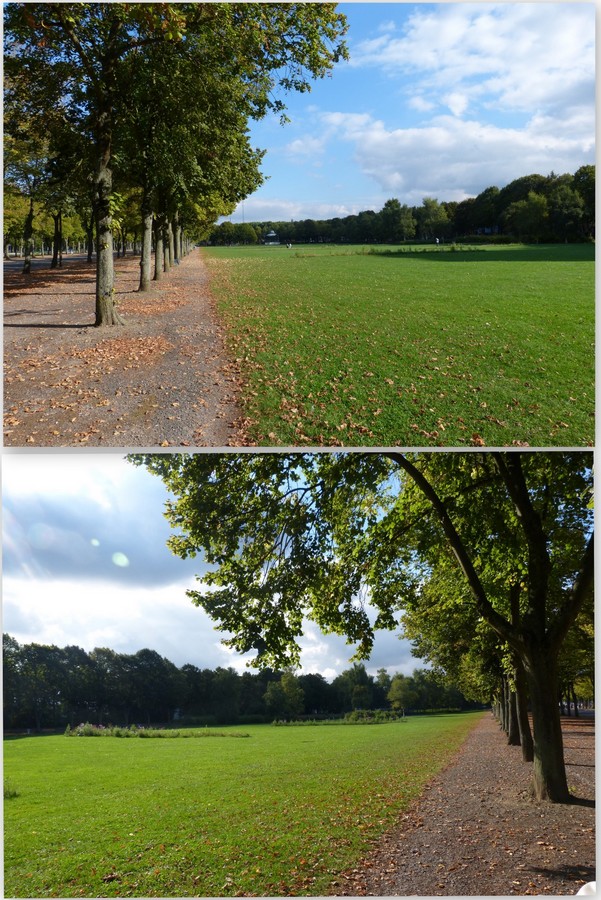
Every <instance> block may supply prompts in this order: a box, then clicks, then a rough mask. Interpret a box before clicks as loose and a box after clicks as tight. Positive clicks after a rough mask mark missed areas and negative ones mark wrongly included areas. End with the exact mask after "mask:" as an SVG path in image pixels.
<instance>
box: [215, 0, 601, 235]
mask: <svg viewBox="0 0 601 900" xmlns="http://www.w3.org/2000/svg"><path fill="white" fill-rule="evenodd" d="M339 7H340V9H341V10H342V11H343V12H344V13H345V14H346V16H347V18H348V22H349V33H348V37H347V42H348V45H349V50H350V55H351V58H350V60H349V61H348V62H344V63H340V64H339V65H337V66H336V68H335V70H334V72H333V74H332V77H330V78H326V79H323V80H320V81H316V82H314V83H313V90H312V92H311V93H310V94H302V95H298V96H294V95H288V98H287V101H286V102H287V105H288V114H289V116H290V118H291V120H292V121H291V123H290V124H288V125H286V126H284V127H282V126H281V125H280V124H279V119H278V118H277V117H272V118H268V119H265V120H263V121H262V122H259V123H255V124H253V125H252V128H251V135H252V141H253V144H254V146H257V147H261V148H262V149H267V151H268V152H267V156H266V158H265V159H264V162H263V171H264V174H265V175H268V176H269V180H268V181H267V183H266V184H265V185H264V186H263V187H261V188H260V189H259V190H258V191H257V192H256V193H255V194H253V195H252V196H251V197H249V198H247V199H246V201H245V202H244V204H241V205H240V206H239V207H238V209H237V210H236V212H235V213H234V215H233V216H232V217H231V219H232V221H242V220H243V219H245V220H246V221H247V222H248V221H266V220H270V219H271V220H288V219H304V218H316V219H318V218H330V217H334V216H345V215H349V214H351V213H357V212H360V211H361V210H365V209H374V210H379V209H381V208H382V206H383V205H384V203H385V201H386V200H387V199H389V198H390V197H397V198H398V199H399V200H400V201H401V202H402V203H407V204H409V205H420V204H421V202H422V200H423V198H424V197H436V198H437V199H438V200H457V201H460V200H463V199H465V198H466V197H468V196H475V195H477V194H478V193H480V192H481V191H482V190H484V189H485V188H486V187H489V186H491V185H497V186H498V187H503V186H504V185H505V184H507V183H509V182H510V181H512V180H513V179H515V178H518V177H520V176H522V175H529V174H531V173H539V174H541V175H547V174H549V173H550V172H552V171H554V172H557V173H564V172H570V173H573V172H575V171H576V169H578V168H579V167H580V166H581V165H585V164H590V163H594V161H595V156H594V134H595V124H594V114H595V74H594V64H595V53H594V38H595V8H596V7H595V4H594V3H571V2H566V3H515V2H508V3H496V4H494V3H493V4H490V3H483V2H474V3H439V4H430V3H341V4H339Z"/></svg>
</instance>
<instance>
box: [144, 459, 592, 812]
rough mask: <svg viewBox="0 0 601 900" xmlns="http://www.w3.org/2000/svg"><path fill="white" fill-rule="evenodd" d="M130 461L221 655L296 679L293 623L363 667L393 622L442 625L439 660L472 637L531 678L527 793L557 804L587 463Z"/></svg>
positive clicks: (585, 584) (581, 579)
mask: <svg viewBox="0 0 601 900" xmlns="http://www.w3.org/2000/svg"><path fill="white" fill-rule="evenodd" d="M131 458H132V460H133V461H134V462H135V463H138V464H144V465H146V466H147V467H148V469H149V470H150V471H152V472H154V473H156V474H158V475H160V476H161V477H162V478H163V480H164V482H165V484H166V485H167V487H168V488H169V490H170V491H171V492H172V493H173V494H174V495H175V499H172V500H170V501H169V502H168V504H167V518H168V519H169V521H170V523H171V524H172V526H173V527H174V529H175V532H176V533H175V534H173V536H172V537H171V538H170V540H169V545H170V547H171V549H172V550H173V552H174V553H176V554H178V555H180V556H182V557H188V556H195V555H196V554H197V553H200V552H202V555H203V562H204V566H205V567H206V574H203V575H202V576H201V577H200V581H201V588H200V589H199V590H195V591H190V592H189V593H190V596H191V598H192V600H193V602H194V603H196V604H197V605H200V606H202V607H203V608H204V609H205V610H206V611H207V612H208V613H209V615H210V616H211V617H212V618H213V619H214V620H215V621H216V622H217V623H218V627H219V628H221V629H222V630H224V631H227V632H228V633H229V634H230V635H231V636H230V637H228V638H227V639H226V641H225V642H226V643H227V644H228V645H229V646H231V647H234V648H235V649H237V650H238V651H240V652H248V651H250V650H252V649H255V650H256V651H257V656H256V659H255V664H257V665H259V666H261V665H273V664H278V665H282V664H289V663H290V662H292V663H295V662H296V661H297V660H298V654H299V643H298V639H299V637H300V635H301V634H302V632H303V627H304V626H303V622H304V619H305V618H307V619H310V620H312V621H314V622H315V623H316V624H317V625H319V627H320V628H322V629H323V630H324V631H325V632H336V633H339V634H344V635H345V636H346V637H347V639H348V641H349V643H353V644H355V645H356V654H355V655H356V657H357V658H366V657H368V656H369V653H370V651H371V648H372V645H373V639H374V633H375V630H376V629H378V628H389V629H390V628H396V627H398V626H399V624H401V625H402V623H403V617H408V621H409V620H411V622H412V623H413V627H414V628H415V629H416V630H418V631H419V630H420V623H425V622H428V621H432V622H435V623H436V628H435V627H434V626H433V627H432V628H431V629H430V630H429V631H425V633H426V635H427V636H428V638H429V640H430V642H431V648H432V650H431V652H432V654H433V655H434V654H435V653H437V652H438V647H440V646H442V647H444V645H445V637H444V635H445V634H446V633H449V634H452V633H453V632H457V631H461V629H467V631H468V633H469V634H473V633H474V632H475V629H480V630H482V629H484V630H485V632H486V635H490V636H492V638H493V639H494V641H496V642H497V643H498V644H501V645H507V647H508V648H509V651H510V652H511V653H513V654H515V657H516V659H517V660H518V661H519V664H520V667H521V669H523V672H524V673H525V675H526V677H527V683H528V691H529V699H530V703H531V706H532V712H533V721H534V783H535V789H536V792H537V794H538V796H540V797H549V798H550V799H553V800H565V799H567V797H568V791H567V782H566V778H565V767H564V764H563V748H562V744H561V730H560V721H559V712H558V707H557V702H556V698H557V688H558V661H559V654H560V651H561V648H562V645H563V642H564V640H565V638H566V635H567V634H568V632H569V631H570V629H571V627H572V626H573V624H574V622H575V620H576V618H577V616H578V614H579V612H580V611H581V610H582V609H583V607H584V605H585V603H586V601H587V598H588V597H589V596H590V592H591V590H592V577H593V516H592V511H591V510H590V508H589V504H590V490H591V484H592V459H591V455H590V454H589V453H584V452H583V453H559V452H557V453H542V452H538V453H524V452H498V453H491V454H482V453H470V452H465V453H456V454H437V453H430V454H427V453H423V454H417V455H414V456H409V455H407V454H403V453H400V452H394V451H391V452H388V453H384V452H372V453H347V454H302V453H298V454H256V455H210V456H203V455H199V456H186V455H174V456H164V455H152V454H148V455H140V456H135V455H134V456H133V457H131ZM416 623H418V624H417V625H416ZM424 630H425V629H424ZM473 647H474V641H470V642H469V647H467V648H466V647H465V645H464V649H463V652H464V653H466V652H467V651H468V650H472V649H473ZM443 659H444V654H443V653H442V651H441V652H440V656H439V660H438V661H439V662H441V664H442V661H443Z"/></svg>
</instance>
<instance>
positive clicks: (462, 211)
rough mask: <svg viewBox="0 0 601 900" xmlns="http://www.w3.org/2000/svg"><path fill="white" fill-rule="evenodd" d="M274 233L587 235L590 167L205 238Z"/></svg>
mask: <svg viewBox="0 0 601 900" xmlns="http://www.w3.org/2000/svg"><path fill="white" fill-rule="evenodd" d="M270 231H275V232H276V234H277V236H278V238H279V240H280V243H284V244H285V243H311V242H324V243H337V244H342V243H347V244H371V243H402V242H403V241H413V240H417V241H434V240H436V238H438V240H441V241H448V240H457V239H460V238H468V239H470V240H473V239H474V238H479V239H481V240H482V239H492V238H494V239H496V240H503V239H506V240H507V239H511V240H518V241H523V242H526V243H530V242H534V243H536V242H550V243H554V242H564V241H569V242H579V241H589V240H591V239H592V238H593V237H594V232H595V167H594V166H592V165H587V166H581V167H580V168H579V169H578V170H577V171H576V172H575V173H574V174H573V175H569V174H566V175H556V174H555V173H554V172H551V174H550V175H526V176H524V177H522V178H517V179H516V180H515V181H512V182H510V184H508V185H506V186H505V187H503V188H498V187H494V186H493V187H488V188H486V190H484V191H482V193H480V194H478V196H477V197H470V198H468V199H467V200H462V201H461V202H460V203H457V202H455V201H452V202H446V201H442V202H439V201H438V200H436V199H434V198H432V197H425V198H424V199H423V202H422V205H421V206H408V205H407V204H402V203H401V202H400V201H399V200H397V199H395V198H391V199H390V200H387V201H386V203H385V204H384V206H383V207H382V209H381V210H380V211H379V212H374V211H373V210H365V211H363V212H360V213H358V214H357V215H352V216H346V217H345V218H334V219H326V220H324V221H315V220H314V219H304V220H302V221H298V222H274V221H269V222H253V223H249V222H246V223H241V224H234V223H232V222H223V223H222V224H221V225H218V226H216V227H215V228H214V229H213V230H212V232H211V235H210V241H211V243H213V244H256V243H261V242H263V241H264V240H265V236H266V235H267V234H268V233H269V232H270Z"/></svg>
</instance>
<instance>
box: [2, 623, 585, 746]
mask: <svg viewBox="0 0 601 900" xmlns="http://www.w3.org/2000/svg"><path fill="white" fill-rule="evenodd" d="M3 649H4V652H3V683H4V727H5V729H9V730H11V729H23V728H29V729H37V730H42V729H57V728H59V729H63V728H65V727H66V725H70V726H71V727H73V726H75V725H78V724H79V723H80V722H90V723H92V724H99V725H100V724H103V725H106V724H108V723H112V724H115V725H130V724H132V723H138V724H145V725H146V724H166V723H169V722H173V721H174V720H175V717H176V716H177V721H178V722H180V723H181V722H184V723H189V724H199V725H212V724H218V725H224V724H234V725H239V724H247V725H248V724H251V723H260V722H272V721H274V720H287V721H289V720H295V719H298V718H310V719H313V718H316V717H317V718H330V717H339V716H343V715H345V714H348V713H351V712H352V711H355V710H362V711H368V710H379V711H390V710H398V711H402V712H404V713H405V714H411V713H414V712H420V711H430V710H441V709H465V708H468V707H469V706H470V703H469V702H468V701H467V700H466V698H465V697H464V696H463V694H462V693H461V692H460V691H459V690H458V689H457V688H456V687H454V686H452V685H444V684H441V683H440V682H439V680H438V679H437V677H436V676H435V674H434V673H432V672H430V671H427V670H425V669H416V670H415V671H414V672H413V675H400V674H397V675H393V676H391V675H389V674H388V672H387V671H386V669H379V670H378V673H377V675H376V676H373V675H370V674H369V673H368V672H367V671H366V669H365V666H364V665H363V664H362V663H355V664H354V665H353V666H352V667H350V668H349V669H347V670H345V671H344V672H341V674H340V675H338V676H337V677H336V678H334V679H333V680H332V681H327V680H326V679H325V678H324V677H323V676H322V675H317V674H303V675H297V674H295V673H294V672H292V671H284V672H281V671H280V672H278V671H276V670H274V669H269V668H267V669H263V670H262V671H260V672H250V671H246V672H243V673H242V674H239V673H238V672H237V671H236V670H235V669H233V668H231V667H228V668H223V667H218V668H217V669H208V668H199V667H198V666H195V665H192V664H191V663H186V664H185V665H183V666H181V667H180V668H178V667H177V666H176V665H174V663H172V662H170V661H169V660H168V659H166V658H165V657H162V656H161V655H160V654H159V653H157V652H156V651H155V650H149V649H144V650H139V651H138V652H137V653H117V652H116V651H114V650H110V649H108V648H106V647H97V648H96V649H94V650H92V651H91V652H90V653H87V652H86V651H85V650H83V649H82V648H81V647H77V646H69V647H56V646H54V645H50V646H49V645H45V644H36V643H32V644H19V642H18V641H16V640H15V639H14V638H13V637H11V636H10V635H8V634H5V635H4V636H3ZM573 708H574V709H577V707H573Z"/></svg>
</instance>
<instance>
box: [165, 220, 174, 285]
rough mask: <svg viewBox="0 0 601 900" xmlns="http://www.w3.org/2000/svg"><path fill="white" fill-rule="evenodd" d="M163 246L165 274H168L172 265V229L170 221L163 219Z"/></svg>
mask: <svg viewBox="0 0 601 900" xmlns="http://www.w3.org/2000/svg"><path fill="white" fill-rule="evenodd" d="M163 245H164V248H165V272H168V271H169V269H170V268H171V266H172V265H173V229H172V228H171V220H170V219H165V232H164V235H163Z"/></svg>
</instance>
